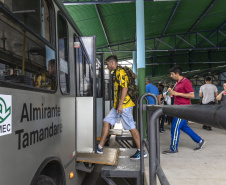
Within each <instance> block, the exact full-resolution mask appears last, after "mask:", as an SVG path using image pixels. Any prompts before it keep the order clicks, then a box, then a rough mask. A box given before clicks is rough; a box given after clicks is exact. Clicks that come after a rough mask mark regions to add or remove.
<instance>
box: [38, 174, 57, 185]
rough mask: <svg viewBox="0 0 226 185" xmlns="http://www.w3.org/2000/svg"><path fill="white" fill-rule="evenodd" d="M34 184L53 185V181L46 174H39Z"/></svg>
mask: <svg viewBox="0 0 226 185" xmlns="http://www.w3.org/2000/svg"><path fill="white" fill-rule="evenodd" d="M34 185H55V182H54V181H53V179H52V178H50V177H48V176H45V175H40V176H39V177H38V179H37V181H36V182H35V184H34Z"/></svg>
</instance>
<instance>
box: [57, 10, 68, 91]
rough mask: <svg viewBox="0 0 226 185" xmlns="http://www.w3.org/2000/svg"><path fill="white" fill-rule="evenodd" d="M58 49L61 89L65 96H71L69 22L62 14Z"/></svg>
mask: <svg viewBox="0 0 226 185" xmlns="http://www.w3.org/2000/svg"><path fill="white" fill-rule="evenodd" d="M57 25H58V27H57V30H58V49H59V69H60V88H61V92H62V93H63V94H69V91H70V88H69V84H70V83H69V63H68V27H67V22H66V20H65V18H64V17H63V15H61V13H58V16H57Z"/></svg>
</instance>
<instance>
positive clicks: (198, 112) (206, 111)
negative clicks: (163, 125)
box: [139, 93, 226, 185]
mask: <svg viewBox="0 0 226 185" xmlns="http://www.w3.org/2000/svg"><path fill="white" fill-rule="evenodd" d="M146 96H152V97H154V98H155V100H156V102H157V98H156V97H155V95H153V94H151V93H146V94H144V95H143V96H141V97H140V98H139V121H140V141H141V146H140V147H141V148H140V149H141V161H140V166H141V167H140V170H141V174H140V175H141V184H142V185H143V184H144V157H143V148H144V141H145V140H144V138H143V111H145V110H146V111H147V114H148V113H149V112H150V111H154V112H153V114H152V116H151V117H149V119H147V124H148V136H149V137H148V145H149V185H156V175H157V176H158V178H159V181H160V183H161V185H169V182H168V180H167V178H166V176H165V174H164V172H163V170H162V168H161V166H160V144H159V143H160V142H159V124H158V118H159V116H161V115H163V114H166V115H169V116H172V117H177V118H181V119H185V120H188V121H193V122H196V123H199V124H205V125H207V126H212V127H216V128H220V129H225V130H226V122H225V120H226V106H224V105H206V106H202V105H167V106H164V105H163V106H162V105H161V106H160V105H146V104H143V99H144V98H145V97H146Z"/></svg>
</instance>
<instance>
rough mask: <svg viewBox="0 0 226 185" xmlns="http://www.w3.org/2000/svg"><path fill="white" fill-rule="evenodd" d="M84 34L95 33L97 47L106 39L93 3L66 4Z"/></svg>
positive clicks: (103, 43)
mask: <svg viewBox="0 0 226 185" xmlns="http://www.w3.org/2000/svg"><path fill="white" fill-rule="evenodd" d="M66 7H67V9H68V11H69V13H70V14H71V16H72V17H73V19H74V21H75V22H76V24H77V25H78V27H79V29H80V30H81V32H82V33H83V35H84V36H90V35H96V38H97V43H96V45H97V47H99V46H103V45H107V41H106V38H105V35H104V32H103V29H102V27H101V23H100V21H99V18H98V15H97V12H96V8H95V6H94V5H78V6H66Z"/></svg>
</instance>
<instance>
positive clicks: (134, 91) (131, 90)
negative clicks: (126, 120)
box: [115, 66, 138, 107]
mask: <svg viewBox="0 0 226 185" xmlns="http://www.w3.org/2000/svg"><path fill="white" fill-rule="evenodd" d="M118 67H119V68H120V69H123V70H124V71H125V73H126V74H127V76H128V78H129V84H128V91H127V94H128V95H129V96H130V98H131V99H132V101H133V102H134V103H136V101H137V99H138V87H137V85H136V81H135V80H136V78H137V75H136V74H135V73H134V72H133V71H132V70H131V69H130V68H128V67H127V66H125V67H122V66H118ZM115 80H116V78H115ZM118 83H119V82H118ZM118 95H120V96H121V93H119V92H118ZM117 99H118V100H119V97H118V98H117ZM118 102H119V101H118ZM118 102H117V103H116V105H117V106H116V107H118Z"/></svg>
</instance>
